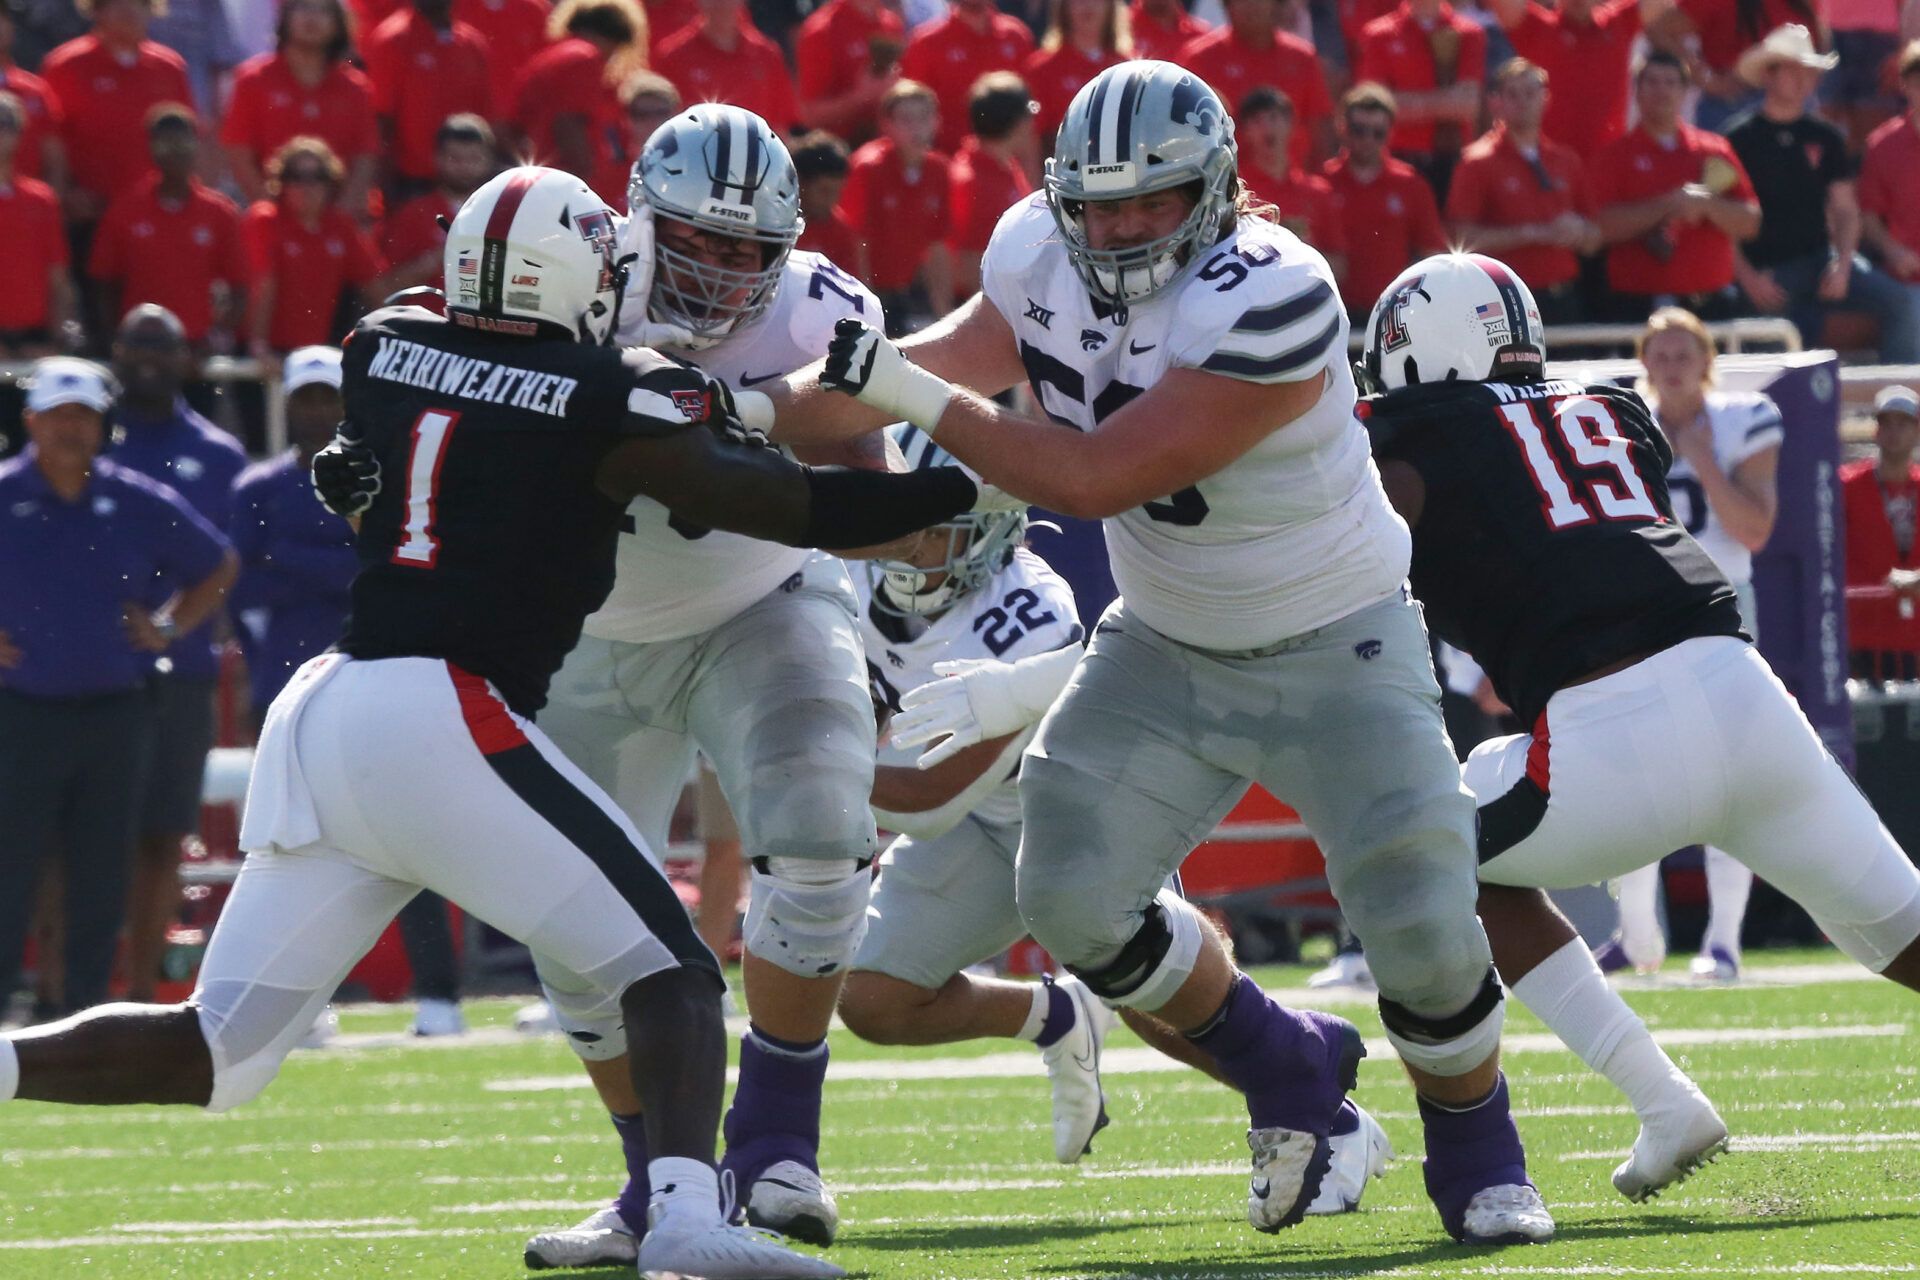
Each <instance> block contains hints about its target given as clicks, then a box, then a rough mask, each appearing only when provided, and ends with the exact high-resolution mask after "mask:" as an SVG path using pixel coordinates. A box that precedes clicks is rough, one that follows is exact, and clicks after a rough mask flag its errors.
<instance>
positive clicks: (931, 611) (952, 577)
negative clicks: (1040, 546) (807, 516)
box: [863, 422, 1027, 618]
mask: <svg viewBox="0 0 1920 1280" xmlns="http://www.w3.org/2000/svg"><path fill="white" fill-rule="evenodd" d="M887 434H888V435H889V436H891V437H892V438H893V442H894V443H895V444H896V445H898V446H899V447H900V453H901V455H902V456H903V457H904V458H905V459H906V462H907V466H908V467H910V468H912V469H913V470H915V471H925V470H928V469H930V468H933V467H951V466H954V465H956V464H955V461H954V457H953V455H952V454H950V453H948V452H947V451H946V450H945V449H943V448H941V447H940V446H939V445H937V444H935V443H934V442H933V437H932V436H930V435H928V434H927V433H926V432H924V431H922V430H920V428H918V427H916V426H914V425H913V424H912V423H907V422H902V423H898V424H896V425H894V426H891V427H888V428H887ZM928 533H929V535H930V536H932V537H942V536H944V537H945V538H946V540H947V546H946V556H945V557H944V558H943V559H942V560H941V561H940V563H938V564H934V565H918V564H913V563H911V562H910V561H906V560H867V561H864V562H863V563H865V565H866V566H867V585H868V587H870V588H871V590H872V595H873V603H874V607H875V608H877V609H879V610H880V611H881V612H882V613H890V614H893V615H894V616H895V617H909V616H911V617H921V618H931V617H933V616H935V615H936V614H939V613H941V612H943V611H944V610H946V609H948V608H951V607H952V605H953V603H954V602H955V601H957V600H959V599H960V598H961V597H963V596H965V595H967V594H968V593H969V592H973V591H977V590H979V589H980V588H981V587H983V586H985V585H986V584H987V583H988V582H989V581H991V580H992V578H993V575H994V574H996V573H998V572H1000V570H1002V569H1004V568H1006V566H1007V561H1009V560H1011V559H1012V558H1013V553H1014V552H1015V551H1017V550H1019V548H1020V544H1021V543H1022V542H1024V541H1025V540H1026V536H1027V513H1026V512H1025V511H1024V510H1022V511H976V512H970V513H968V514H965V515H959V516H955V517H954V518H953V519H952V520H949V521H948V522H947V523H945V524H941V525H935V526H934V527H933V528H932V529H930V530H928ZM936 574H938V575H943V576H941V578H940V581H939V582H938V583H936V584H935V585H933V586H931V587H929V586H928V585H927V579H929V578H931V577H934V576H935V575H936Z"/></svg>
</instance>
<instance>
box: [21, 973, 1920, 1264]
mask: <svg viewBox="0 0 1920 1280" xmlns="http://www.w3.org/2000/svg"><path fill="white" fill-rule="evenodd" d="M1683 968H1684V965H1683V962H1679V961H1676V962H1675V963H1674V964H1673V965H1672V966H1670V968H1669V972H1668V974H1666V975H1663V976H1662V977H1661V978H1656V979H1651V980H1633V981H1629V982H1627V983H1626V984H1624V988H1623V989H1624V990H1625V991H1626V992H1627V995H1628V999H1629V1000H1630V1001H1631V1002H1632V1004H1633V1005H1634V1007H1635V1008H1636V1009H1638V1010H1639V1011H1640V1013H1641V1014H1642V1015H1643V1016H1644V1017H1646V1019H1647V1021H1648V1022H1649V1023H1650V1024H1651V1025H1652V1026H1653V1028H1654V1031H1655V1033H1656V1035H1658V1036H1659V1037H1660V1038H1661V1039H1662V1041H1663V1042H1664V1043H1665V1044H1666V1045H1667V1047H1668V1049H1669V1051H1670V1052H1671V1053H1673V1054H1674V1056H1675V1057H1676V1058H1677V1059H1678V1060H1679V1061H1680V1062H1681V1063H1682V1065H1684V1066H1685V1067H1686V1068H1687V1069H1688V1070H1689V1071H1691V1072H1692V1074H1693V1075H1694V1077H1695V1078H1696V1079H1698V1080H1699V1081H1700V1083H1701V1085H1702V1087H1703V1088H1705V1089H1706V1090H1707V1092H1708V1093H1709V1094H1710V1095H1712V1097H1713V1098H1714V1099H1715V1101H1716V1102H1717V1103H1718V1104H1719V1106H1720V1108H1721V1111H1722V1114H1724V1115H1725V1116H1726V1118H1727V1121H1728V1123H1729V1124H1730V1125H1731V1126H1732V1127H1733V1130H1734V1135H1735V1136H1734V1149H1733V1152H1732V1153H1731V1154H1730V1155H1729V1156H1727V1157H1725V1158H1723V1159H1722V1160H1721V1161H1720V1162H1719V1163H1718V1164H1715V1165H1713V1166H1712V1167H1710V1168H1709V1169H1707V1170H1705V1171H1704V1172H1702V1173H1701V1174H1699V1175H1698V1176H1697V1177H1695V1178H1694V1179H1693V1180H1692V1181H1691V1182H1689V1183H1687V1184H1686V1185H1684V1186H1682V1187H1680V1188H1678V1189H1677V1190H1675V1191H1672V1192H1669V1193H1668V1194H1667V1195H1666V1196H1665V1197H1663V1198H1662V1199H1660V1200H1659V1201H1657V1202H1655V1203H1654V1204H1652V1205H1650V1206H1647V1207H1635V1206H1632V1205H1628V1204H1627V1203H1626V1202H1625V1201H1623V1200H1620V1199H1619V1198H1618V1197H1617V1196H1616V1195H1615V1194H1614V1192H1613V1189H1612V1187H1611V1185H1610V1184H1609V1182H1608V1180H1607V1174H1608V1172H1609V1171H1610V1170H1611V1169H1612V1167H1613V1165H1614V1163H1615V1162H1616V1161H1617V1160H1618V1159H1620V1158H1621V1156H1622V1155H1623V1154H1624V1153H1625V1150H1626V1148H1627V1146H1628V1145H1629V1144H1630V1142H1631V1141H1632V1138H1633V1134H1634V1122H1633V1119H1632V1117H1631V1115H1630V1113H1629V1112H1628V1111H1627V1109H1626V1107H1625V1105H1624V1103H1623V1102H1622V1101H1621V1099H1620V1098H1619V1096H1618V1095H1617V1094H1615V1093H1614V1091H1613V1090H1612V1089H1611V1088H1610V1087H1609V1086H1608V1085H1607V1084H1606V1083H1605V1082H1604V1081H1602V1080H1600V1079H1599V1078H1598V1077H1595V1076H1593V1075H1591V1074H1589V1073H1588V1072H1586V1070H1585V1069H1584V1068H1583V1067H1582V1066H1581V1065H1580V1064H1579V1062H1578V1061H1576V1060H1575V1059H1574V1058H1573V1056H1572V1055H1571V1054H1569V1053H1567V1052H1566V1051H1564V1050H1563V1049H1560V1048H1559V1047H1558V1045H1557V1044H1554V1043H1549V1041H1550V1038H1549V1037H1546V1036H1544V1035H1543V1034H1542V1033H1541V1028H1540V1027H1539V1025H1538V1024H1537V1023H1535V1022H1534V1021H1533V1020H1532V1019H1531V1018H1529V1017H1528V1016H1527V1015H1526V1013H1525V1012H1524V1011H1523V1010H1521V1009H1520V1008H1519V1007H1518V1006H1517V1005H1512V1006H1510V1008H1511V1013H1510V1015H1509V1018H1508V1022H1507V1032H1508V1039H1507V1046H1506V1047H1507V1054H1508V1057H1507V1069H1508V1072H1509V1076H1510V1078H1511V1080H1512V1082H1513V1094H1514V1100H1515V1106H1516V1109H1517V1110H1518V1111H1519V1112H1520V1121H1521V1129H1522V1133H1523V1134H1524V1136H1525V1137H1526V1140H1527V1144H1528V1148H1529V1152H1530V1156H1531V1160H1532V1170H1533V1176H1534V1179H1535V1181H1536V1182H1538V1184H1539V1185H1540V1188H1541V1190H1542V1191H1543V1192H1544V1193H1545V1195H1546V1197H1547V1200H1548V1202H1549V1204H1550V1205H1551V1206H1552V1207H1553V1210H1554V1212H1555V1215H1556V1217H1557V1218H1558V1220H1559V1223H1560V1237H1559V1239H1558V1241H1556V1242H1555V1243H1553V1244H1551V1245H1548V1246H1545V1247H1533V1248H1509V1249H1505V1250H1496V1251H1469V1250H1465V1249H1462V1248H1460V1247H1457V1246H1455V1245H1453V1244H1451V1243H1448V1242H1446V1241H1445V1240H1444V1238H1443V1237H1442V1236H1441V1233H1440V1230H1439V1225H1438V1222H1437V1220H1436V1218H1435V1217H1434V1215H1433V1213H1432V1210H1431V1209H1430V1208H1429V1206H1428V1205H1427V1202H1426V1199H1425V1196H1424V1195H1423V1193H1422V1190H1421V1183H1420V1169H1419V1161H1418V1155H1419V1150H1420V1146H1419V1143H1420V1139H1419V1129H1418V1122H1417V1120H1416V1119H1415V1116H1414V1110H1413V1100H1412V1096H1411V1094H1410V1093H1409V1092H1408V1090H1407V1088H1406V1086H1405V1083H1404V1078H1403V1077H1402V1075H1401V1072H1400V1069H1399V1067H1398V1065H1397V1064H1396V1063H1395V1062H1394V1061H1393V1060H1392V1058H1391V1056H1390V1055H1389V1054H1388V1053H1387V1051H1386V1050H1385V1049H1384V1047H1380V1046H1379V1043H1378V1037H1379V1034H1380V1027H1379V1021H1378V1019H1377V1017H1376V1016H1375V1014H1374V1012H1373V1010H1372V1008H1371V1006H1370V1005H1368V1004H1365V1003H1358V1004H1353V1003H1348V1004H1337V1005H1330V1006H1329V1007H1337V1008H1339V1010H1340V1011H1341V1012H1343V1013H1345V1014H1346V1015H1347V1016H1350V1017H1353V1018H1354V1019H1356V1020H1357V1021H1358V1022H1359V1023H1360V1024H1361V1026H1362V1028H1363V1030H1365V1031H1366V1033H1367V1035H1368V1036H1369V1039H1370V1043H1373V1044H1375V1045H1376V1047H1375V1051H1374V1056H1373V1057H1371V1058H1369V1059H1368V1060H1367V1062H1366V1063H1365V1064H1364V1065H1363V1067H1362V1071H1361V1076H1360V1088H1359V1091H1358V1093H1357V1095H1356V1096H1357V1097H1358V1098H1359V1100H1360V1101H1361V1103H1362V1104H1363V1105H1365V1106H1367V1107H1368V1108H1370V1109H1371V1110H1372V1111H1373V1112H1374V1113H1375V1114H1376V1115H1377V1116H1379V1117H1380V1119H1381V1121H1382V1122H1383V1123H1384V1124H1385V1126H1386V1128H1387V1131H1388V1133H1389V1134H1390V1135H1391V1136H1392V1138H1393V1141H1394V1144H1395V1146H1396V1148H1397V1149H1398V1150H1399V1152H1400V1153H1401V1157H1402V1158H1400V1159H1398V1160H1396V1161H1395V1163H1394V1164H1393V1166H1392V1167H1391V1169H1390V1170H1389V1171H1388V1173H1387V1175H1386V1176H1385V1177H1384V1178H1383V1179H1381V1180H1379V1181H1376V1182H1375V1183H1374V1184H1373V1186H1372V1189H1371V1190H1370V1192H1369V1193H1368V1196H1367V1200H1366V1203H1365V1205H1364V1206H1363V1208H1362V1210H1361V1211H1360V1212H1359V1213H1357V1214H1352V1215H1348V1216H1346V1217H1342V1218H1334V1219H1325V1218H1315V1219H1309V1220H1308V1221H1307V1222H1306V1223H1305V1224H1304V1225H1302V1226H1300V1227H1297V1228H1294V1229H1293V1230H1291V1231H1288V1232H1284V1233H1282V1234H1280V1235H1278V1236H1264V1235H1260V1234H1257V1233H1256V1232H1254V1231H1253V1230H1251V1229H1250V1228H1249V1227H1248V1226H1247V1225H1246V1221H1245V1219H1244V1217H1243V1216H1242V1205H1243V1201H1244V1197H1245V1194H1246V1179H1245V1173H1244V1159H1245V1146H1244V1143H1243V1137H1242V1135H1243V1131H1244V1128H1245V1123H1246V1117H1245V1114H1244V1112H1243V1111H1242V1110H1241V1108H1240V1105H1239V1103H1238V1100H1237V1099H1236V1098H1234V1097H1231V1096H1229V1095H1228V1094H1227V1093H1226V1092H1224V1091H1223V1090H1222V1089H1220V1088H1219V1087H1218V1086H1216V1085H1213V1084H1211V1083H1209V1082H1207V1081H1205V1080H1203V1079H1200V1078H1199V1077H1197V1076H1195V1075H1193V1074H1191V1073H1188V1072H1184V1071H1182V1070H1179V1069H1169V1067H1166V1066H1163V1064H1162V1063H1161V1062H1159V1061H1158V1060H1156V1059H1155V1058H1154V1057H1153V1055H1152V1054H1151V1053H1150V1051H1148V1050H1145V1049H1144V1048H1141V1047H1140V1046H1139V1044H1138V1042H1137V1041H1134V1040H1133V1039H1132V1038H1131V1037H1130V1036H1129V1035H1128V1034H1127V1033H1126V1032H1125V1030H1124V1029H1120V1030H1118V1031H1116V1033H1115V1036H1114V1039H1113V1041H1112V1043H1111V1045H1110V1053H1109V1060H1108V1065H1109V1074H1108V1079H1107V1090H1108V1106H1109V1110H1110V1111H1111V1113H1112V1115H1113V1126H1112V1128H1110V1129H1108V1130H1107V1131H1106V1132H1105V1133H1104V1134H1102V1135H1101V1136H1100V1138H1099V1139H1098V1141H1097V1143H1096V1150H1095V1152H1094V1154H1093V1155H1092V1156H1090V1157H1088V1158H1087V1159H1086V1160H1084V1161H1083V1162H1082V1163H1081V1164H1080V1165H1079V1166H1077V1167H1074V1168H1070V1169H1069V1168H1061V1167H1060V1166H1057V1165H1055V1164H1053V1163H1052V1162H1051V1160H1050V1159H1049V1154H1050V1151H1051V1142H1050V1139H1049V1137H1048V1130H1047V1095H1046V1080H1045V1077H1044V1075H1043V1074H1042V1072H1041V1069H1040V1064H1039V1057H1038V1055H1037V1054H1036V1053H1034V1052H1033V1051H1032V1050H1031V1049H1030V1048H1028V1047H1027V1046H1025V1045H1021V1044H1016V1043H1014V1042H1011V1041H1006V1042H993V1043H983V1044H973V1045H961V1046H950V1047H945V1048H939V1049H928V1050H897V1049H896V1050H882V1049H873V1048H869V1047H866V1046H863V1045H860V1044H859V1043H857V1042H856V1041H854V1040H853V1039H852V1038H851V1037H850V1036H847V1035H845V1034H844V1033H841V1032H836V1033H835V1036H834V1041H833V1052H834V1063H835V1065H834V1070H833V1072H832V1074H831V1077H830V1079H829V1082H828V1085H827V1101H826V1113H825V1122H824V1124H825V1133H826V1149H825V1155H826V1169H827V1171H828V1172H829V1174H830V1176H831V1178H832V1180H833V1182H834V1183H835V1184H836V1186H837V1187H838V1190H839V1196H840V1206H841V1211H842V1215H843V1217H844V1220H845V1221H844V1225H843V1228H842V1235H841V1242H840V1244H839V1245H837V1246H836V1247H835V1248H834V1250H833V1251H832V1256H833V1257H834V1258H835V1259H836V1260H838V1261H839V1262H840V1263H841V1264H842V1265H844V1266H846V1267H847V1268H848V1269H849V1270H850V1271H852V1272H853V1273H855V1274H856V1275H868V1276H888V1277H891V1276H899V1277H934V1276H978V1277H1029V1276H1032V1277H1062V1276H1095V1277H1120V1276H1153V1277H1165V1278H1166V1280H1174V1278H1176V1277H1191V1278H1196V1280H1197V1278H1199V1277H1224V1278H1232V1280H1239V1278H1242V1277H1246V1278H1251V1277H1257V1276H1277V1275H1311V1276H1455V1275H1460V1276H1506V1277H1526V1276H1543V1277H1545V1276H1616V1275H1618V1276H1640V1275H1672V1276H1703V1275H1715V1276H1718V1275H1744V1276H1776V1275H1799V1274H1818V1275H1835V1274H1851V1275H1865V1276H1875V1275H1890V1274H1899V1273H1910V1272H1914V1271H1916V1270H1920V1082H1917V1080H1916V1075H1917V1073H1920V1032H1917V1031H1916V1027H1920V1002H1917V1001H1920V998H1916V997H1915V996H1913V995H1912V994H1911V993H1908V992H1904V991H1902V990H1899V989H1897V988H1895V987H1893V986H1891V985H1890V984H1887V983H1883V982H1878V981H1862V980H1856V979H1855V978H1854V975H1853V974H1852V972H1851V971H1850V970H1849V969H1848V968H1847V967H1846V966H1845V964H1844V962H1843V961H1842V959H1841V957H1839V956H1837V955H1836V954H1834V953H1831V952H1817V953H1816V952H1802V953H1789V954H1785V955H1780V954H1776V955H1773V956H1770V957H1766V958H1762V959H1761V967H1759V968H1757V969H1755V970H1751V971H1750V979H1749V981H1747V982H1745V983H1743V984H1742V985H1740V986H1738V987H1736V988H1732V989H1725V990H1704V989H1700V988H1697V987H1695V986H1694V985H1693V984H1691V983H1690V982H1689V981H1688V980H1687V979H1686V978H1685V976H1684V972H1683ZM1305 972H1306V971H1305V970H1303V969H1264V970H1261V971H1260V972H1259V975H1258V976H1259V977H1260V978H1261V980H1262V981H1263V982H1264V983H1265V984H1266V985H1267V986H1268V988H1269V989H1273V990H1276V991H1278V990H1282V989H1287V990H1288V994H1287V996H1286V997H1284V998H1292V996H1293V994H1295V993H1293V992H1292V991H1291V989H1292V988H1296V987H1297V986H1298V985H1299V983H1300V982H1301V980H1302V977H1303V975H1304V973H1305ZM513 1007H514V1004H513V1002H509V1001H488V1002H483V1003H479V1004H475V1005H471V1006H469V1017H470V1019H471V1020H472V1021H473V1022H474V1023H475V1024H476V1030H475V1031H474V1032H471V1033H470V1034H469V1035H467V1036H466V1037H463V1038H462V1039H461V1041H460V1042H457V1043H454V1042H432V1043H413V1042H410V1041H409V1040H408V1038H407V1037H406V1036H405V1035H404V1034H403V1031H404V1028H405V1026H406V1014H405V1012H404V1011H400V1010H393V1009H369V1010H366V1011H363V1012H362V1011H353V1010H349V1011H348V1012H347V1013H346V1014H345V1016H344V1017H343V1023H344V1031H345V1034H344V1035H343V1037H342V1043H340V1044H338V1045H336V1046H335V1047H332V1048H329V1049H327V1050H324V1051H319V1052H302V1053H297V1054H295V1055H294V1057H293V1059H292V1060H291V1061H290V1062H289V1063H288V1065H287V1067H286V1069H285V1071H284V1072H283V1073H282V1074H281V1076H280V1078H279V1080H278V1081H277V1082H276V1083H275V1084H274V1086H273V1087H272V1088H271V1089H270V1090H269V1091H268V1093H267V1095H266V1096H265V1097H264V1098H262V1099H261V1100H260V1101H258V1102H255V1103H253V1104H251V1105H250V1106H248V1107H245V1108H243V1109H241V1110H240V1111H239V1112H237V1113H234V1114H230V1115H226V1116H219V1117H211V1116H205V1115H201V1114H199V1113H197V1112H192V1111H186V1110H162V1109H158V1108H151V1109H149V1108H139V1109H128V1110H121V1111H82V1110H63V1109H58V1108H53V1107H46V1106H39V1105H31V1104H15V1105H9V1106H6V1107H4V1108H0V1277H32V1278H33V1280H53V1278H55V1277H69V1276H72V1277H81V1276H84V1277H88V1278H89V1280H106V1278H107V1277H128V1278H132V1277H140V1278H142V1280H146V1278H149V1277H163V1276H178V1277H187V1278H191V1280H216V1278H223V1277H268V1276H280V1277H310V1276H409V1277H410V1276H420V1277H481V1276H487V1277H512V1276H516V1275H522V1274H525V1272H523V1270H522V1265H521V1260H520V1249H521V1243H522V1241H523V1240H524V1238H525V1237H526V1236H527V1235H528V1234H529V1233H530V1232H533V1231H535V1230H539V1229H543V1228H547V1227H551V1226H554V1225H560V1224H567V1223H570V1222H572V1221H573V1220H575V1219H576V1218H578V1217H580V1216H582V1215H583V1214H584V1213H585V1212H586V1211H588V1210H590V1209H592V1208H595V1207H597V1206H598V1205H599V1204H600V1203H601V1202H602V1200H603V1199H604V1198H605V1197H606V1196H608V1195H609V1194H610V1193H611V1192H612V1191H613V1190H614V1189H615V1187H616V1182H617V1176H618V1172H619V1153H618V1148H617V1146H616V1145H615V1143H614V1141H613V1139H612V1137H611V1134H610V1131H609V1130H608V1127H607V1125H606V1122H605V1117H604V1115H603V1114H602V1113H601V1112H600V1111H599V1110H598V1109H597V1108H596V1106H595V1104H594V1099H593V1095H592V1094H591V1092H590V1091H589V1090H588V1089H587V1088H586V1087H585V1081H584V1079H583V1078H582V1077H581V1076H580V1074H579V1072H578V1070H577V1068H576V1067H575V1065H574V1061H573V1058H572V1055H571V1054H570V1053H569V1052H568V1051H567V1050H566V1049H565V1047H564V1046H562V1045H561V1044H560V1043H559V1042H558V1041H554V1040H527V1039H524V1038H520V1037H516V1036H515V1034H514V1033H513V1032H512V1031H511V1029H510V1021H511V1015H512V1009H513ZM576 1274H598V1275H604V1276H611V1275H616V1274H621V1273H620V1272H616V1271H603V1272H597V1273H576Z"/></svg>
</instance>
